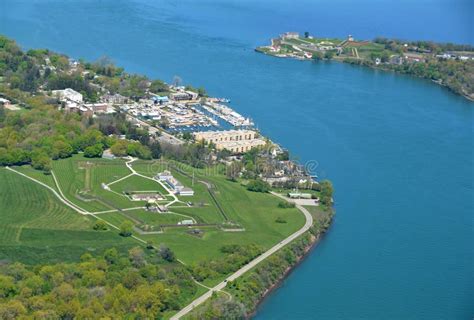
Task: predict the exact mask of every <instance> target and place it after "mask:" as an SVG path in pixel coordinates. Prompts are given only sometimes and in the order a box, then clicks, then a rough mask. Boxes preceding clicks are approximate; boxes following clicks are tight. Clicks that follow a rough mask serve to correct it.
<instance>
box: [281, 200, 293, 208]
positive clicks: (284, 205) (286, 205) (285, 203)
mask: <svg viewBox="0 0 474 320" xmlns="http://www.w3.org/2000/svg"><path fill="white" fill-rule="evenodd" d="M295 206H296V205H295V203H294V202H288V201H280V202H279V203H278V208H282V209H288V208H294V207H295Z"/></svg>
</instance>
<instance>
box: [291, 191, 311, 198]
mask: <svg viewBox="0 0 474 320" xmlns="http://www.w3.org/2000/svg"><path fill="white" fill-rule="evenodd" d="M288 197H290V198H291V199H311V193H301V192H290V193H288Z"/></svg>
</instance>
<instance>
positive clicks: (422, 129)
mask: <svg viewBox="0 0 474 320" xmlns="http://www.w3.org/2000/svg"><path fill="white" fill-rule="evenodd" d="M289 3H290V2H289V1H281V0H277V1H269V0H265V1H259V2H255V1H249V0H244V1H237V0H236V1H230V0H222V1H209V0H204V1H187V0H184V1H124V0H115V1H112V0H102V1H92V0H84V1H79V0H75V1H73V0H62V1H59V0H43V1H39V0H38V1H34V0H30V1H24V0H14V1H13V0H0V33H3V34H6V35H8V36H10V37H13V38H15V39H17V41H18V42H19V43H20V44H21V45H22V46H24V47H27V48H29V47H48V48H52V49H54V50H57V51H60V52H64V53H67V54H69V55H71V56H73V57H76V58H79V57H83V58H86V59H96V58H98V57H100V56H102V55H108V56H110V57H112V58H113V59H114V60H115V61H116V62H117V64H119V65H122V66H124V67H125V68H126V69H127V70H129V71H132V72H138V73H145V74H147V75H149V76H151V77H160V78H163V79H165V80H167V81H171V79H172V77H173V76H174V75H179V76H181V78H183V80H184V81H185V82H186V83H192V84H194V85H197V86H201V85H202V86H205V87H206V88H207V89H208V91H209V92H210V93H211V94H213V95H217V96H225V97H229V98H231V99H232V105H233V106H234V107H235V108H236V109H237V110H238V111H240V112H242V113H244V114H247V115H249V116H251V117H252V118H253V119H254V120H255V121H256V122H257V123H258V125H259V129H260V130H261V131H262V132H263V133H264V134H266V135H269V136H271V137H272V138H273V139H274V140H275V141H278V142H280V143H282V144H283V145H284V146H285V147H288V148H289V149H290V150H291V151H292V152H293V154H295V155H296V156H298V157H299V158H300V159H301V160H302V161H309V160H317V161H318V163H319V166H318V169H317V173H318V175H319V176H320V177H321V178H330V179H331V180H333V182H334V184H335V188H336V191H337V193H336V201H337V205H336V209H337V217H336V220H335V223H334V225H333V227H332V228H331V231H330V232H329V234H328V235H327V237H325V238H324V240H323V241H322V242H321V244H320V245H319V246H318V248H317V250H314V251H313V252H312V254H311V255H310V256H309V257H308V258H307V259H306V260H305V261H304V263H302V264H301V265H300V266H299V267H298V268H297V269H296V270H295V272H293V273H292V274H291V276H290V277H289V278H288V279H287V280H286V281H285V282H284V283H283V285H282V287H281V288H280V289H279V290H277V291H276V292H275V293H273V294H272V295H271V296H270V297H269V298H268V299H267V300H266V301H265V303H264V304H263V305H262V306H261V308H260V309H259V310H258V313H257V315H256V317H255V318H256V319H348V318H351V319H354V318H355V319H471V318H472V317H473V316H474V303H473V302H474V289H473V282H474V280H473V271H472V270H473V269H474V265H473V256H474V249H473V244H474V236H473V234H474V229H473V223H474V221H473V212H474V210H473V209H474V205H473V194H474V190H473V180H474V174H473V162H474V156H473V149H474V141H473V140H474V138H473V137H474V136H473V123H474V121H473V120H474V113H473V110H474V109H473V108H474V103H470V102H468V101H466V100H465V99H463V98H461V97H458V96H456V95H454V94H451V93H450V92H448V91H447V90H445V89H444V88H441V87H438V86H436V85H434V84H431V83H429V82H427V81H423V80H418V79H413V78H410V77H406V76H398V75H394V74H391V73H385V72H378V71H374V70H369V69H364V68H360V67H353V66H348V65H343V64H339V63H324V62H323V63H311V62H301V61H292V60H282V59H275V58H270V57H266V56H263V55H260V54H257V53H255V52H254V51H253V48H254V47H255V46H256V45H259V44H262V43H266V42H267V41H268V39H269V38H270V37H271V36H274V35H276V34H278V33H281V32H284V31H288V30H295V31H299V32H304V31H310V32H312V33H313V34H316V35H328V36H339V37H343V36H345V35H347V34H349V33H351V34H353V35H354V36H355V37H356V38H369V39H370V38H374V37H375V36H379V35H384V36H388V37H399V38H407V39H432V40H437V41H453V42H462V43H470V44H474V35H473V32H472V30H474V28H473V19H472V13H473V12H474V7H473V2H472V1H442V0H424V1H418V2H416V3H415V2H414V1H408V0H402V1H397V2H395V1H387V0H382V1H367V0H363V1H357V4H355V2H352V1H348V0H336V1H329V0H327V1H296V2H295V1H292V2H291V4H289Z"/></svg>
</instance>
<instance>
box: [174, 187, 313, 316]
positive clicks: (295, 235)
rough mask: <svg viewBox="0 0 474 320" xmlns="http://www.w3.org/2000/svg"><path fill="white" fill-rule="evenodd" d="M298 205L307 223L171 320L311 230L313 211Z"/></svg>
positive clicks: (182, 314) (186, 312)
mask: <svg viewBox="0 0 474 320" xmlns="http://www.w3.org/2000/svg"><path fill="white" fill-rule="evenodd" d="M272 194H273V195H274V196H277V197H279V198H282V199H284V200H288V199H287V198H285V197H284V196H282V195H279V194H277V193H275V192H272ZM296 207H297V208H298V209H299V210H300V211H301V212H303V214H304V216H305V218H306V223H305V224H304V226H303V227H302V228H301V229H300V230H298V231H296V232H295V233H293V234H292V235H290V236H289V237H288V238H286V239H285V240H283V241H281V242H280V243H278V244H276V245H274V246H273V247H271V248H270V249H268V250H267V251H265V252H264V253H262V254H261V255H260V256H258V257H257V258H255V259H254V260H252V261H250V262H249V263H248V264H246V265H244V266H243V267H242V268H240V269H239V270H237V271H236V272H235V273H233V274H232V275H230V276H229V277H227V278H226V279H225V280H224V281H222V282H221V283H219V284H218V285H216V286H215V287H213V288H211V289H210V290H209V291H207V292H206V293H205V294H203V295H202V296H200V297H199V298H197V299H195V300H194V301H193V302H191V303H190V304H189V305H187V306H186V307H184V308H183V309H181V310H180V311H179V312H178V313H176V314H175V315H174V316H173V317H171V320H178V319H180V318H182V317H183V316H185V315H186V314H188V313H189V312H191V311H192V310H193V309H194V308H195V307H197V306H198V305H200V304H201V303H203V302H205V301H206V300H207V299H209V298H210V297H211V296H212V293H213V292H214V291H220V290H222V289H223V288H224V287H225V286H226V285H227V282H229V281H233V280H235V279H237V278H238V277H240V276H241V275H243V274H244V273H246V272H247V271H249V270H250V269H252V268H253V267H255V266H256V265H257V264H259V263H260V262H262V261H263V260H265V259H266V258H268V257H269V256H271V255H272V254H274V253H275V252H277V251H278V250H280V249H281V248H283V247H284V246H286V245H287V244H288V243H290V242H291V241H293V240H295V239H296V238H298V237H299V236H301V235H302V234H303V233H305V232H306V231H308V230H309V228H311V226H312V225H313V216H312V215H311V213H309V211H308V210H306V209H305V208H304V207H302V206H300V205H296Z"/></svg>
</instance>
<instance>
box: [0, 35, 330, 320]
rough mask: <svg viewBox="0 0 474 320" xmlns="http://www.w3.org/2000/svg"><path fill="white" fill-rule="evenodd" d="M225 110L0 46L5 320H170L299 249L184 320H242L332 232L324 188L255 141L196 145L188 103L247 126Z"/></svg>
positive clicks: (152, 85) (180, 90)
mask: <svg viewBox="0 0 474 320" xmlns="http://www.w3.org/2000/svg"><path fill="white" fill-rule="evenodd" d="M222 102H228V101H227V99H223V98H211V97H209V96H208V94H207V92H206V91H205V89H204V88H194V87H192V86H189V85H188V86H182V85H181V79H179V77H175V79H173V84H167V83H165V82H163V81H161V80H151V79H148V78H147V77H145V76H142V75H135V74H128V73H126V72H125V71H124V70H123V69H122V68H119V67H116V66H115V65H114V64H113V63H112V62H111V61H110V59H108V58H106V57H103V58H101V59H99V60H98V61H96V62H93V63H91V62H86V61H83V60H75V59H71V58H69V57H67V56H66V55H63V54H58V53H55V52H52V51H50V50H47V49H30V50H27V51H24V50H22V49H21V48H20V47H19V46H18V45H17V44H16V43H15V42H14V41H13V40H10V39H8V38H6V37H3V36H0V195H1V199H2V201H1V202H0V212H1V214H0V215H1V217H2V221H3V222H4V224H3V226H2V230H0V243H1V245H0V249H1V250H0V318H2V319H16V318H22V317H36V318H91V319H92V318H100V317H104V316H112V317H116V318H122V317H140V318H165V319H166V318H171V317H173V315H175V314H176V312H178V311H179V310H181V309H182V308H183V307H185V306H186V305H188V304H189V303H190V302H191V301H194V299H196V298H198V297H200V296H202V295H203V294H205V293H206V292H208V290H209V288H210V287H213V286H215V285H216V284H218V283H220V282H222V281H224V279H226V278H227V277H228V276H230V275H232V274H234V273H235V272H236V271H237V270H239V269H240V268H242V267H244V266H249V263H251V262H252V261H258V260H254V259H256V258H257V257H260V256H261V255H262V254H264V253H266V254H269V253H270V252H273V251H270V249H271V248H272V247H274V246H275V245H278V244H280V245H281V244H282V243H283V241H289V240H285V239H293V238H292V236H293V237H295V238H294V240H292V241H291V242H289V243H287V244H286V246H284V247H282V248H279V250H278V251H276V252H274V253H273V254H271V255H270V256H268V257H266V259H265V260H263V261H260V262H259V263H258V264H257V265H256V266H254V265H252V266H254V267H253V269H251V270H250V271H247V272H246V273H244V274H243V275H242V276H240V277H238V278H236V280H234V281H232V282H230V283H227V284H226V287H225V288H224V290H220V291H219V292H216V293H215V297H214V296H213V297H212V299H211V300H209V301H208V302H207V303H204V304H203V305H201V306H199V308H196V309H195V310H193V311H192V313H191V314H188V315H186V316H185V318H188V317H191V318H192V317H194V316H195V312H201V311H200V310H204V311H203V313H202V314H201V315H200V316H199V318H200V319H214V318H215V317H216V316H217V317H220V318H234V319H244V318H246V317H249V316H251V314H252V313H253V312H254V311H255V308H256V307H257V305H258V304H259V303H260V302H261V301H262V299H264V297H265V296H266V295H267V294H268V293H269V292H270V291H271V290H273V289H274V288H275V287H276V286H277V284H278V283H279V281H281V280H282V279H283V278H284V277H285V276H286V275H287V274H288V272H290V270H291V269H292V268H294V267H295V266H296V265H297V263H298V262H299V261H301V259H303V257H304V256H305V255H306V254H307V253H308V252H309V250H310V249H311V248H312V247H313V246H314V245H315V244H316V243H317V242H318V240H319V239H320V238H321V237H322V235H323V234H324V233H325V232H326V230H327V229H328V227H329V226H330V224H331V221H332V217H333V215H334V211H333V208H332V205H333V199H332V195H333V187H332V184H331V183H330V182H329V181H327V180H323V181H321V182H318V181H316V180H315V179H314V173H311V172H307V170H306V168H305V167H304V166H302V165H300V164H298V163H297V162H296V161H294V160H291V158H290V154H289V152H288V151H287V150H285V149H283V148H282V147H281V146H279V145H277V144H275V143H273V142H272V141H271V140H270V139H268V138H266V137H263V136H261V135H260V133H259V132H258V131H256V130H253V129H252V128H251V127H246V128H245V129H247V130H242V128H241V127H237V128H236V129H238V130H234V131H233V130H229V131H225V132H226V133H225V134H228V135H229V134H230V135H232V134H242V135H245V136H246V137H248V138H247V139H249V141H251V142H256V144H255V145H254V146H253V147H248V148H246V149H245V150H244V148H243V147H242V146H243V145H245V144H244V143H246V141H243V142H242V141H241V140H242V136H241V137H240V141H237V142H238V143H234V141H235V140H234V141H232V142H231V143H230V144H227V145H231V146H234V148H236V147H235V146H236V145H237V146H239V149H234V150H228V149H226V148H225V147H224V148H218V146H217V143H218V142H217V140H214V142H216V143H214V142H213V141H212V140H211V141H204V140H200V139H197V138H196V134H197V133H198V132H196V131H192V130H200V129H201V127H202V126H208V125H210V124H212V123H214V122H213V121H211V120H212V118H213V117H209V116H206V115H205V114H204V113H202V112H200V111H199V109H198V108H197V107H196V106H197V105H201V104H202V105H205V106H206V107H208V108H209V110H211V111H212V112H214V114H215V115H217V116H221V117H222V118H223V119H227V120H228V122H230V123H241V124H245V125H247V126H248V125H249V124H251V123H252V122H251V121H250V120H249V119H248V118H247V119H245V118H244V117H243V116H241V115H239V114H237V113H235V112H233V110H232V109H231V108H230V107H228V106H224V105H222V104H220V103H222ZM151 114H153V116H151ZM229 114H231V116H229ZM158 115H159V116H158ZM183 115H184V116H183ZM189 115H191V116H189ZM188 116H189V117H188ZM182 119H187V120H186V121H188V120H189V121H190V123H191V122H192V121H196V122H198V123H199V124H201V126H198V129H192V128H191V130H189V131H171V130H168V129H169V128H171V126H172V122H173V121H174V122H173V124H174V125H175V126H179V125H180V121H181V120H182ZM196 119H197V120H196ZM178 120H179V121H178ZM186 123H188V122H186ZM186 127H190V126H189V125H186ZM219 132H220V133H218V134H222V132H224V131H219ZM201 133H202V132H201ZM250 137H251V138H250ZM251 139H253V140H251ZM221 141H222V140H221ZM239 143H240V144H239ZM178 186H179V187H180V189H179V192H178V191H177V190H178V189H176V188H177V187H178ZM184 191H186V193H187V194H184ZM181 192H182V193H181ZM282 199H284V200H283V201H282ZM301 204H303V205H304V207H305V212H306V210H307V211H308V212H310V214H311V217H310V216H309V214H306V218H307V219H308V220H307V221H309V219H310V218H312V219H313V225H312V226H311V228H310V229H309V231H306V232H305V233H304V234H303V235H301V236H299V237H298V238H296V235H297V234H301V233H302V232H303V230H307V227H308V225H305V221H304V220H305V219H304V217H303V215H302V212H299V211H300V210H299V209H298V208H297V207H298V205H301ZM300 208H301V207H300ZM308 223H309V222H308ZM302 228H305V229H302ZM279 241H282V242H279ZM221 297H225V299H224V300H223V299H220V298H221ZM209 306H210V307H209Z"/></svg>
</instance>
